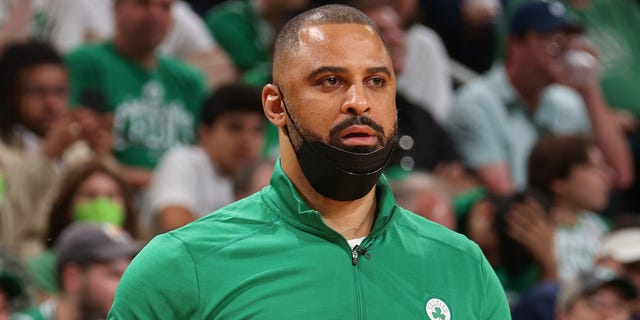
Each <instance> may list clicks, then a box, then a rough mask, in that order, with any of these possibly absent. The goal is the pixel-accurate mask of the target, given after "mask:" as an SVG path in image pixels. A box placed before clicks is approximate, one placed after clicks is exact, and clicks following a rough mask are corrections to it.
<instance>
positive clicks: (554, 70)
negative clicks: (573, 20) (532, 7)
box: [515, 30, 576, 83]
mask: <svg viewBox="0 0 640 320" xmlns="http://www.w3.org/2000/svg"><path fill="white" fill-rule="evenodd" d="M575 37H576V36H575V34H573V33H570V32H566V31H561V30H559V31H554V32H549V33H536V32H529V33H527V34H525V35H524V37H523V38H522V39H519V40H516V44H515V50H517V54H518V55H520V57H521V59H519V60H520V61H521V62H525V63H528V64H529V65H530V66H531V67H532V68H534V69H536V70H538V71H539V72H536V74H540V75H541V76H543V77H545V78H546V80H547V81H548V82H549V83H555V82H561V81H562V79H564V78H565V75H563V72H564V70H563V69H564V68H563V66H564V55H565V53H566V52H567V50H568V49H569V48H570V46H571V43H572V42H573V41H575Z"/></svg>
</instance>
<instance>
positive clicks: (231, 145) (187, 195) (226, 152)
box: [149, 84, 265, 232]
mask: <svg viewBox="0 0 640 320" xmlns="http://www.w3.org/2000/svg"><path fill="white" fill-rule="evenodd" d="M200 121H201V122H200V128H199V130H198V144H197V145H196V146H177V147H174V148H172V149H170V150H169V151H168V152H167V154H166V155H165V156H164V157H163V159H162V160H161V161H160V164H159V165H158V167H157V168H156V170H155V171H154V176H153V181H152V184H151V187H150V190H149V202H150V208H151V211H152V214H153V215H154V216H155V217H154V220H156V222H157V223H158V227H159V229H160V230H159V231H161V232H166V231H170V230H173V229H176V228H178V227H180V226H182V225H185V224H187V223H188V222H191V221H193V220H195V219H196V218H199V217H202V216H205V215H207V214H209V213H211V212H213V211H214V210H217V209H219V208H221V207H223V206H225V205H227V204H229V203H231V202H233V200H234V193H233V177H234V176H235V175H236V174H238V172H240V171H241V170H243V168H245V167H247V166H248V165H249V164H251V162H252V161H254V160H256V159H257V158H258V156H259V155H260V151H261V148H262V144H263V141H264V128H265V117H264V113H263V111H262V100H261V94H260V91H259V90H258V89H256V88H253V87H248V86H246V85H243V84H232V85H225V86H222V87H220V88H219V89H218V90H217V91H216V92H215V93H214V94H213V95H211V96H210V97H209V98H208V99H207V100H206V102H205V103H204V106H203V110H202V114H201V117H200Z"/></svg>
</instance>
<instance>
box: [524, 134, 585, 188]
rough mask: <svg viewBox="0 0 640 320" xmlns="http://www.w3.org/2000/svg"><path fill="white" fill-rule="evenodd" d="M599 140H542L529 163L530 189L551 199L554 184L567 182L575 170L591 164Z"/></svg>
mask: <svg viewBox="0 0 640 320" xmlns="http://www.w3.org/2000/svg"><path fill="white" fill-rule="evenodd" d="M595 146H596V144H595V141H593V139H591V138H590V137H588V136H584V135H555V136H554V135H550V136H546V137H543V138H542V139H540V140H539V141H538V142H537V143H536V145H535V146H534V147H533V149H532V150H531V153H530V154H529V160H528V163H527V176H528V181H529V186H530V187H532V188H534V189H535V190H538V191H539V192H542V193H543V194H546V196H551V195H552V194H553V193H552V191H551V183H552V182H553V181H554V180H560V179H566V178H568V177H569V174H570V173H571V170H572V169H573V168H575V167H576V166H578V165H581V164H586V163H587V162H588V161H589V150H590V149H591V148H593V147H595Z"/></svg>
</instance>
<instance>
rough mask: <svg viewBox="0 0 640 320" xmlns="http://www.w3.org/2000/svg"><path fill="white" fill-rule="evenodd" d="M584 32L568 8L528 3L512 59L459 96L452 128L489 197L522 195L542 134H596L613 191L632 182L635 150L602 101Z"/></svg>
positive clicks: (516, 24)
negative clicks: (611, 175)
mask: <svg viewBox="0 0 640 320" xmlns="http://www.w3.org/2000/svg"><path fill="white" fill-rule="evenodd" d="M580 31H581V28H580V26H579V25H577V24H576V23H575V22H574V20H573V19H572V18H571V16H569V15H568V14H567V10H566V8H565V7H564V5H563V4H562V3H560V2H558V1H529V2H527V3H525V4H524V5H522V6H521V7H519V8H518V9H517V11H516V12H515V13H514V15H513V18H512V20H511V22H510V25H509V37H508V39H507V51H506V60H505V62H504V63H498V64H496V65H495V66H494V67H493V68H492V69H491V70H490V71H489V72H488V73H487V74H486V75H484V76H483V77H480V78H479V79H477V80H475V81H473V82H471V83H469V84H468V85H466V86H465V87H463V88H462V89H460V91H459V94H458V95H457V96H456V98H455V103H454V107H453V109H452V111H451V114H450V116H449V118H448V121H447V127H448V129H449V130H450V133H451V134H452V136H453V138H454V140H455V141H456V143H457V144H458V147H459V148H460V151H461V153H462V155H463V157H464V158H465V162H466V163H467V165H468V166H469V167H470V168H472V169H474V170H475V171H476V173H477V176H478V178H479V179H480V181H481V182H482V183H483V184H484V185H486V187H487V188H488V191H489V192H491V193H494V194H498V195H508V194H510V193H513V192H514V191H521V190H522V189H523V188H524V187H525V186H526V183H527V178H526V169H525V168H526V161H527V155H528V153H529V151H530V150H531V147H532V146H533V144H534V143H535V142H536V141H537V140H538V138H539V137H540V136H541V135H544V134H557V133H590V134H592V135H593V137H594V139H595V141H596V142H597V144H598V146H599V147H600V148H601V150H602V151H603V153H604V156H605V159H606V160H607V162H608V164H609V165H610V166H611V168H612V169H613V172H614V181H613V182H614V186H615V187H616V188H620V189H622V188H625V187H628V186H629V185H631V183H632V182H633V171H634V168H633V166H632V161H631V154H630V150H629V146H628V145H627V143H626V141H625V138H624V136H623V133H622V130H621V128H620V127H619V125H618V124H617V123H616V122H615V121H614V120H613V115H612V112H611V110H610V108H609V106H608V105H607V104H606V103H605V101H604V100H603V96H602V93H601V91H600V87H599V85H598V82H597V80H598V79H597V72H596V69H597V60H596V58H595V56H594V54H592V53H591V52H590V51H591V48H590V47H589V46H588V45H587V44H586V43H585V42H583V41H581V40H580V39H579V37H578V36H579V32H580ZM570 59H576V60H577V63H572V62H570V61H571V60H570Z"/></svg>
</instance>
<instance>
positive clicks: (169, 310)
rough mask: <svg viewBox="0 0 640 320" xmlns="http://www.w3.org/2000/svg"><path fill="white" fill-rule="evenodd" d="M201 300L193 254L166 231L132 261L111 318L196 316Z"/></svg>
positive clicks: (195, 317)
mask: <svg viewBox="0 0 640 320" xmlns="http://www.w3.org/2000/svg"><path fill="white" fill-rule="evenodd" d="M198 303H199V290H198V282H197V274H196V269H195V264H194V261H193V259H192V256H191V254H190V253H189V251H188V250H187V248H186V247H185V245H184V244H183V242H182V241H181V240H179V239H178V238H176V237H174V236H173V235H171V234H170V233H167V234H163V235H160V236H158V237H156V238H155V239H153V240H152V241H151V242H150V243H149V244H148V245H147V246H146V247H145V248H144V249H143V250H142V251H141V252H140V253H139V254H138V256H137V257H136V258H135V259H134V260H133V261H132V262H131V265H130V266H129V268H127V271H126V272H125V274H124V276H123V277H122V280H121V282H120V285H119V286H118V290H117V291H116V296H115V299H114V302H113V305H112V307H111V310H110V311H109V316H108V319H110V320H116V319H127V320H129V319H197V318H199V317H198V315H197V312H198Z"/></svg>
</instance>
